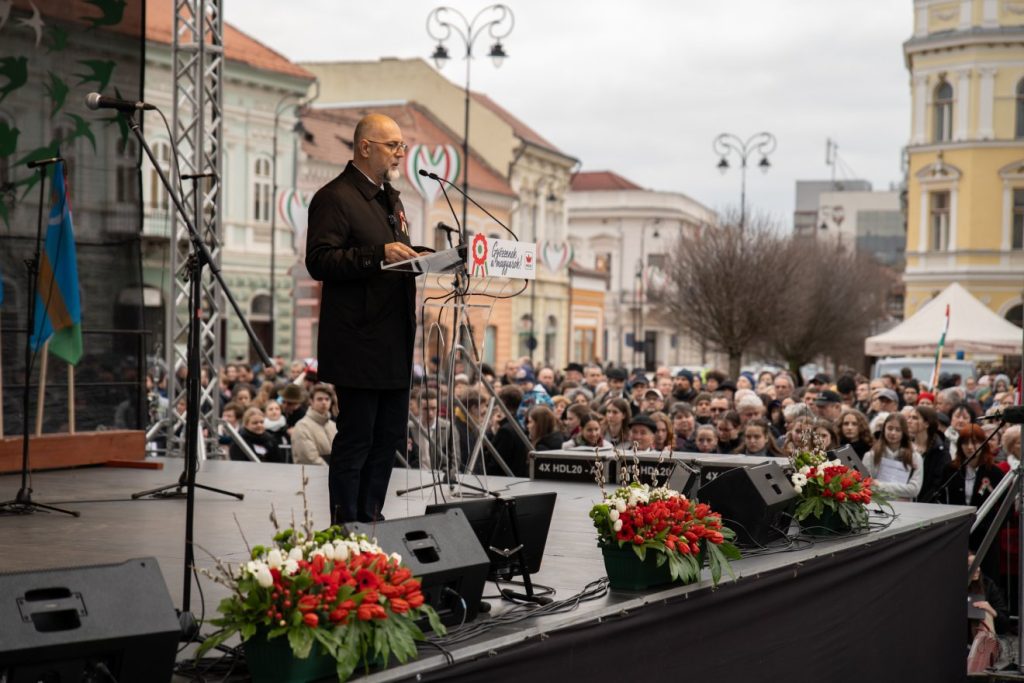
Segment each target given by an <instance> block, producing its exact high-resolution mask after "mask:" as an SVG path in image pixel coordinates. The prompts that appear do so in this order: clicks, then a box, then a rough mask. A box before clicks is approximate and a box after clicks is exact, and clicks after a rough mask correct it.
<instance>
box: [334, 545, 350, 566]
mask: <svg viewBox="0 0 1024 683" xmlns="http://www.w3.org/2000/svg"><path fill="white" fill-rule="evenodd" d="M334 559H335V560H338V561H340V562H347V561H348V545H347V544H346V543H344V542H341V543H338V544H337V545H335V546H334Z"/></svg>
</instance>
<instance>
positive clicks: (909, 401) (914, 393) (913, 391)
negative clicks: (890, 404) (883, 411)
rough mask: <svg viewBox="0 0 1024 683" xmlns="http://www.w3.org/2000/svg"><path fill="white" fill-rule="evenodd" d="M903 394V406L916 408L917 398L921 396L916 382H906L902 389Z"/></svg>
mask: <svg viewBox="0 0 1024 683" xmlns="http://www.w3.org/2000/svg"><path fill="white" fill-rule="evenodd" d="M901 392H902V394H903V405H907V406H916V405H917V397H918V395H919V394H920V389H919V388H918V385H917V381H916V380H904V381H903V383H902V387H901Z"/></svg>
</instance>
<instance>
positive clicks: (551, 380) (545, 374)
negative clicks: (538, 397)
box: [537, 366, 558, 396]
mask: <svg viewBox="0 0 1024 683" xmlns="http://www.w3.org/2000/svg"><path fill="white" fill-rule="evenodd" d="M537 383H538V384H540V385H541V386H542V387H544V391H546V392H548V396H554V395H555V394H557V393H558V387H557V386H556V385H555V370H554V368H551V367H548V366H544V367H543V368H541V369H540V370H538V371H537Z"/></svg>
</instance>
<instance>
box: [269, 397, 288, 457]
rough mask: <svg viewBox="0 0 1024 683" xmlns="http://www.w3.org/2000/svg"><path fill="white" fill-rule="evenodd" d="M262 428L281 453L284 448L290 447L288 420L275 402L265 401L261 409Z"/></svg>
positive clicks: (279, 405)
mask: <svg viewBox="0 0 1024 683" xmlns="http://www.w3.org/2000/svg"><path fill="white" fill-rule="evenodd" d="M263 415H264V418H263V427H264V428H265V429H266V430H267V434H269V435H270V436H271V437H272V438H273V439H274V443H276V444H277V447H278V448H279V449H281V450H282V451H284V450H285V447H288V448H290V447H291V437H290V436H289V434H288V420H286V419H285V417H284V413H282V412H281V404H280V403H278V402H277V401H275V400H270V401H267V405H266V406H265V407H264V409H263Z"/></svg>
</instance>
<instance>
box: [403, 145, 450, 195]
mask: <svg viewBox="0 0 1024 683" xmlns="http://www.w3.org/2000/svg"><path fill="white" fill-rule="evenodd" d="M420 171H427V172H428V173H436V174H437V175H438V176H439V177H441V178H444V179H445V180H447V181H448V182H450V183H454V182H455V180H456V179H457V178H458V177H459V173H461V172H462V163H461V160H460V158H459V152H458V150H457V149H456V148H455V146H454V145H436V146H435V147H434V148H433V149H430V148H429V147H428V146H427V145H413V146H412V147H410V148H409V153H408V154H406V156H405V177H406V179H407V180H408V181H409V183H410V184H411V185H412V186H413V187H415V188H416V189H417V190H418V191H419V193H420V194H421V195H422V196H423V199H424V200H426V202H427V205H428V206H429V205H431V204H433V203H434V200H435V199H437V195H439V194H441V184H440V183H439V182H438V181H436V180H434V179H432V178H426V177H424V176H421V175H420Z"/></svg>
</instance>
